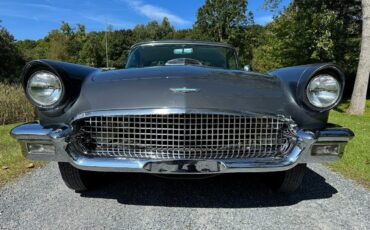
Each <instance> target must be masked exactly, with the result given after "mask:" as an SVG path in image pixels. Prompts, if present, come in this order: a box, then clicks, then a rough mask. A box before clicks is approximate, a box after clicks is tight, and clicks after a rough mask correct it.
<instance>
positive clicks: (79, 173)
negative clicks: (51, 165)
mask: <svg viewBox="0 0 370 230" xmlns="http://www.w3.org/2000/svg"><path fill="white" fill-rule="evenodd" d="M58 166H59V171H60V174H61V175H62V178H63V181H64V183H65V184H66V185H67V187H68V188H70V189H73V190H75V191H76V192H82V191H87V190H89V189H91V188H92V187H93V172H88V171H83V170H80V169H77V168H75V167H73V166H72V165H71V164H70V163H66V162H58Z"/></svg>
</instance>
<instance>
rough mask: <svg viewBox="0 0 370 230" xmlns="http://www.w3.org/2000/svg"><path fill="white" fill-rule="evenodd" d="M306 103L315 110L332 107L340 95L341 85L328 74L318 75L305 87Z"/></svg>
mask: <svg viewBox="0 0 370 230" xmlns="http://www.w3.org/2000/svg"><path fill="white" fill-rule="evenodd" d="M306 93H307V98H308V101H309V102H310V103H311V104H312V105H313V106H315V107H317V108H327V107H331V106H333V105H334V104H335V103H336V102H337V101H338V99H339V97H340V95H341V84H340V83H339V81H338V80H337V79H336V78H335V77H333V76H331V75H328V74H320V75H317V76H316V77H314V78H312V79H311V80H310V82H309V83H308V85H307V92H306Z"/></svg>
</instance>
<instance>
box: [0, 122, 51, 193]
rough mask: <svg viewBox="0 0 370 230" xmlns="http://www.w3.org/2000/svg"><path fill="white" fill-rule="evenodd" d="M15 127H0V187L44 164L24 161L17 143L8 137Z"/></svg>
mask: <svg viewBox="0 0 370 230" xmlns="http://www.w3.org/2000/svg"><path fill="white" fill-rule="evenodd" d="M15 126H16V125H0V186H2V185H4V184H5V183H6V182H8V181H10V180H12V179H14V178H16V177H17V176H19V175H22V174H24V173H26V172H28V171H30V170H31V168H29V167H31V166H32V165H30V163H33V167H41V166H42V165H43V164H44V163H42V162H37V161H28V160H25V159H24V157H23V156H22V154H21V149H20V146H19V144H18V143H17V141H16V140H15V139H14V138H12V137H11V136H10V135H9V132H10V130H11V129H12V128H13V127H15Z"/></svg>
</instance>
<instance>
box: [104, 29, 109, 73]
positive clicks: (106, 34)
mask: <svg viewBox="0 0 370 230" xmlns="http://www.w3.org/2000/svg"><path fill="white" fill-rule="evenodd" d="M106 25H107V26H106V28H105V57H106V60H107V61H106V62H107V68H109V55H108V24H106Z"/></svg>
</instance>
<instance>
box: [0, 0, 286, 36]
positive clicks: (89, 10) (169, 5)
mask: <svg viewBox="0 0 370 230" xmlns="http://www.w3.org/2000/svg"><path fill="white" fill-rule="evenodd" d="M204 2H205V1H204V0H157V1H155V0H110V1H108V0H107V1H104V0H80V1H73V0H34V1H27V0H1V1H0V20H2V23H1V24H2V25H3V26H5V27H6V28H7V29H8V30H9V31H10V32H11V33H12V34H13V35H14V36H15V38H16V39H18V40H22V39H39V38H43V37H44V36H46V35H47V33H48V32H49V31H50V30H52V29H56V28H59V26H60V24H61V21H63V20H64V21H66V22H68V23H70V24H71V25H72V26H73V25H74V24H76V23H81V24H84V25H86V27H87V30H88V31H91V30H97V31H101V30H103V29H104V28H105V25H106V24H107V23H108V24H111V25H112V26H113V28H114V29H127V28H133V27H134V26H135V25H137V24H140V23H147V22H148V21H151V20H159V21H161V20H162V18H163V17H167V18H169V20H170V22H171V24H172V25H173V26H175V28H176V29H183V28H191V27H192V25H193V23H194V21H195V18H196V12H197V9H198V8H199V7H200V6H201V5H203V4H204ZM262 2H263V1H261V0H260V1H258V0H249V1H248V10H251V11H252V12H253V13H254V17H255V22H256V23H258V24H262V25H264V24H266V23H268V22H270V21H271V20H272V17H273V14H276V12H275V13H271V12H270V11H265V10H263V9H262V8H261V5H262ZM289 2H290V0H283V3H282V4H281V6H280V9H282V8H283V7H284V6H286V5H288V4H289Z"/></svg>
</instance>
